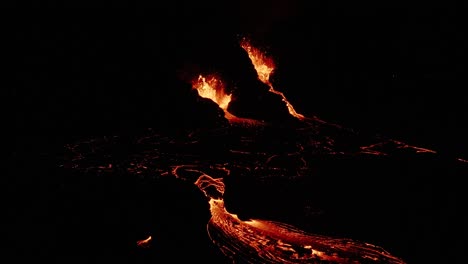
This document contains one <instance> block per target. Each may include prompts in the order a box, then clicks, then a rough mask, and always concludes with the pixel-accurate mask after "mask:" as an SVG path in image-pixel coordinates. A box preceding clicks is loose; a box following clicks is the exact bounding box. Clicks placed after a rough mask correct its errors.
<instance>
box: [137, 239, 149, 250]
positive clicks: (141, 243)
mask: <svg viewBox="0 0 468 264" xmlns="http://www.w3.org/2000/svg"><path fill="white" fill-rule="evenodd" d="M151 239H152V238H151V236H149V237H148V238H147V239H143V240H138V241H137V246H139V247H142V248H149V247H150V242H151Z"/></svg>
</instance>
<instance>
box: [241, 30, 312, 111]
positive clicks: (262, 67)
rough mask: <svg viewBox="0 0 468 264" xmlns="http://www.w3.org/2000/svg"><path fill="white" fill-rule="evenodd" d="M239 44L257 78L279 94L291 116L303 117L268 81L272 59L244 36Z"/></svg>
mask: <svg viewBox="0 0 468 264" xmlns="http://www.w3.org/2000/svg"><path fill="white" fill-rule="evenodd" d="M240 45H241V47H242V48H243V49H244V50H245V51H246V52H247V54H248V55H249V58H250V60H251V61H252V64H253V66H254V68H255V71H257V75H258V79H259V80H260V81H262V82H263V83H264V84H266V85H268V86H269V87H270V90H269V91H270V92H272V93H274V94H277V95H279V96H281V98H282V100H283V102H285V103H286V107H287V108H288V111H289V113H290V114H291V115H292V116H294V117H296V118H298V119H304V116H303V115H301V114H299V113H297V112H296V110H294V107H293V106H292V104H291V103H290V102H289V101H288V100H287V99H286V96H285V95H284V94H283V93H282V92H279V91H276V90H275V89H274V88H273V84H271V82H270V76H271V74H272V73H273V71H274V70H275V64H274V63H273V60H272V59H271V58H269V57H267V56H266V55H265V54H263V53H262V52H261V51H260V50H259V49H257V48H255V47H252V45H251V44H250V42H249V41H247V40H246V39H245V38H244V39H242V41H241V43H240Z"/></svg>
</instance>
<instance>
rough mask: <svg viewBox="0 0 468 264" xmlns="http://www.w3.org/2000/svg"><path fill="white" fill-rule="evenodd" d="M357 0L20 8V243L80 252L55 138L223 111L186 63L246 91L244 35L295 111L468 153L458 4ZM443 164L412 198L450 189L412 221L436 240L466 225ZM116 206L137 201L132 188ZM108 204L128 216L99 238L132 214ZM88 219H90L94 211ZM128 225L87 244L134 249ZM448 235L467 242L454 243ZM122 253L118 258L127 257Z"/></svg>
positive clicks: (39, 250)
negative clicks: (211, 103) (63, 199)
mask: <svg viewBox="0 0 468 264" xmlns="http://www.w3.org/2000/svg"><path fill="white" fill-rule="evenodd" d="M348 2H349V3H341V4H340V3H338V2H332V1H330V2H328V3H326V2H324V1H301V0H294V1H280V0H277V1H238V2H235V3H229V4H227V3H226V4H220V3H217V4H212V3H211V4H208V3H205V2H191V3H183V2H182V1H173V2H170V3H168V4H166V5H167V6H164V7H163V6H159V4H157V1H155V3H154V4H152V5H148V7H147V6H146V5H138V4H128V3H127V2H125V1H117V2H115V3H114V4H113V5H115V7H124V8H123V9H96V10H89V9H87V10H82V9H67V11H58V10H55V9H44V10H42V11H40V12H39V10H37V9H36V10H34V12H31V11H32V10H30V11H28V12H24V13H22V12H18V16H16V19H15V20H14V21H12V22H11V23H12V29H13V32H14V41H15V50H14V54H15V64H16V66H17V67H15V73H14V78H15V79H16V81H15V86H14V90H13V92H12V95H13V98H12V101H10V105H11V108H10V110H9V112H10V113H12V114H13V115H14V117H15V118H14V121H15V122H14V124H12V125H11V126H12V127H13V134H14V140H13V141H14V148H13V151H12V152H11V155H9V160H8V162H9V163H10V165H11V167H10V168H9V169H8V171H9V173H8V174H9V177H7V188H8V189H7V192H6V194H7V199H6V203H7V211H6V216H7V217H8V218H9V219H11V220H10V221H9V223H8V224H7V226H6V228H7V229H10V232H9V234H8V236H7V239H8V241H7V244H9V248H8V249H11V250H10V252H11V253H12V254H14V255H15V257H27V258H28V259H29V258H31V259H35V258H36V257H37V258H42V257H44V258H47V259H49V260H50V256H51V255H54V253H55V252H57V251H63V252H65V253H64V256H68V257H69V258H72V259H73V258H74V256H76V255H77V254H78V255H79V253H77V252H80V250H74V249H69V248H67V247H66V246H64V245H66V244H69V245H70V247H72V248H73V247H74V248H78V247H80V245H81V242H82V241H84V240H85V238H79V239H78V238H77V239H76V240H74V239H73V238H70V237H67V236H66V235H64V234H62V233H61V232H64V231H63V230H67V228H66V227H64V226H66V225H67V224H66V223H57V222H54V221H58V220H56V219H57V218H60V217H54V216H55V215H60V214H61V213H60V212H57V211H56V210H57V209H56V207H55V206H57V205H56V204H57V203H56V199H57V197H58V195H57V193H58V192H59V191H58V190H59V189H60V188H61V186H63V185H67V184H71V181H73V180H72V179H63V177H64V175H60V172H59V171H58V170H57V168H55V165H54V164H55V159H56V156H57V155H60V148H61V146H63V145H64V144H66V143H68V142H70V141H74V140H79V139H81V138H83V137H89V136H105V135H133V134H138V133H141V132H142V131H145V130H146V129H148V128H153V129H154V130H155V131H165V132H168V131H169V132H170V133H184V131H188V130H190V129H193V128H199V127H210V126H216V124H217V123H216V122H217V121H216V120H217V113H216V112H212V109H211V108H210V107H208V108H197V106H198V104H197V103H196V102H194V101H193V98H194V95H195V94H194V92H193V90H191V89H190V88H191V86H190V83H187V79H186V78H185V77H187V76H188V75H190V74H192V75H193V74H194V73H197V72H204V71H205V72H208V71H216V72H218V73H220V74H221V75H222V76H224V77H225V80H226V83H227V84H228V85H229V87H231V89H237V90H238V91H239V94H242V93H243V95H244V96H246V95H248V94H249V91H248V89H246V88H245V87H247V86H248V85H249V82H250V81H251V76H250V75H249V74H250V73H251V70H252V66H251V65H249V64H248V60H246V57H245V54H243V53H242V49H240V47H239V46H238V39H239V38H240V37H243V36H245V37H249V38H250V39H252V41H253V42H255V43H256V44H258V46H259V47H261V48H262V49H264V50H266V51H267V53H268V54H269V55H271V56H272V57H273V59H274V61H275V63H276V70H275V73H274V75H273V80H272V81H273V82H274V84H275V86H276V87H277V89H278V90H280V91H282V92H284V94H285V95H286V97H287V98H288V99H289V101H290V102H291V103H292V104H293V105H294V107H295V108H296V110H297V111H298V112H300V113H302V114H304V115H306V116H318V117H320V118H321V119H323V120H326V121H329V122H332V123H337V124H340V125H342V126H345V127H349V128H353V129H356V130H359V131H362V132H363V133H364V134H368V135H375V134H381V135H386V136H389V137H392V138H395V139H398V140H401V141H404V142H407V143H409V144H411V145H415V146H420V147H425V148H429V149H433V150H436V151H437V152H438V153H440V154H441V155H442V159H444V160H445V159H446V160H449V159H455V158H464V159H468V148H467V147H468V140H467V139H466V135H467V134H468V129H467V126H466V124H467V121H468V111H467V110H466V105H467V104H468V97H467V96H466V95H465V91H464V90H465V88H466V87H468V86H467V84H468V83H467V80H466V76H467V72H466V61H468V58H467V47H468V43H467V39H468V38H467V34H468V33H467V31H466V30H465V27H464V26H462V21H461V20H462V18H463V16H464V15H465V12H464V9H463V8H462V7H458V6H455V5H452V4H451V3H449V2H446V1H444V2H442V1H441V2H440V3H434V4H430V3H427V4H425V5H421V6H419V5H418V6H406V5H405V4H397V3H395V4H393V5H391V4H388V5H384V4H377V3H365V4H364V3H361V4H358V3H354V2H353V1H348ZM377 2H378V1H377ZM135 6H137V8H134V7H135ZM19 13H21V14H19ZM49 14H50V15H49ZM243 87H244V88H243ZM242 89H244V90H242ZM11 102H13V103H11ZM259 107H262V106H259ZM264 107H268V105H266V106H264ZM268 113H269V111H268V110H264V112H262V114H263V116H265V117H266V119H268V118H273V115H274V114H271V113H270V114H271V115H272V116H268ZM7 140H9V139H7ZM122 155H124V154H122ZM444 166H445V165H444ZM465 167H466V165H465ZM444 168H445V167H443V166H442V165H440V167H437V169H438V171H439V172H440V173H439V175H437V176H436V177H438V179H432V180H431V184H428V185H427V186H428V187H427V188H429V189H431V190H432V191H428V192H429V193H430V194H426V193H425V194H424V195H422V196H420V197H416V195H415V196H414V197H413V198H414V200H413V201H412V202H411V203H412V204H415V203H417V202H415V201H416V200H418V201H419V202H420V203H422V204H425V205H421V207H424V206H428V207H429V208H433V206H435V205H430V204H431V203H433V204H434V203H435V204H437V205H439V204H443V203H442V202H434V199H436V198H435V197H437V198H440V197H442V198H444V197H445V198H447V197H448V196H450V197H452V196H453V197H455V198H453V199H454V201H453V203H452V204H451V205H450V206H447V207H443V209H440V210H439V211H438V213H437V214H436V215H434V216H433V218H431V216H430V215H429V216H427V218H425V217H423V216H418V217H420V218H418V219H419V220H412V221H413V222H412V223H413V224H414V223H415V222H417V221H426V220H427V219H432V220H430V221H432V222H431V223H437V228H433V229H431V228H430V227H428V228H427V229H424V231H419V232H420V233H418V234H422V235H421V236H420V237H421V239H422V240H424V239H431V234H434V232H435V234H434V237H435V238H436V239H441V240H440V241H432V242H434V243H435V244H438V245H439V244H440V245H443V244H444V243H445V242H446V243H450V241H458V240H457V239H460V238H459V237H460V236H461V237H464V234H463V232H464V228H466V224H463V222H464V221H463V219H465V218H464V216H462V215H461V213H460V210H461V209H460V206H462V204H461V202H460V201H459V200H458V199H461V198H463V197H462V196H463V195H462V194H461V192H462V190H461V189H460V188H461V187H460V186H457V185H460V182H458V180H455V181H454V182H452V183H448V182H444V183H441V185H442V186H443V187H442V188H443V189H442V190H441V191H440V192H439V191H438V190H437V188H436V186H437V185H438V182H439V181H443V179H444V177H445V176H447V175H444V172H443V171H444ZM464 171H466V169H465V170H462V169H460V168H459V167H449V169H448V170H447V171H446V173H447V174H450V175H452V176H453V175H456V177H460V178H461V177H462V176H464V174H463V173H460V172H464ZM457 173H458V174H457ZM68 176H70V175H68ZM465 176H466V175H465ZM73 177H74V178H73ZM73 177H72V178H73V179H76V178H77V177H79V176H77V175H73ZM447 177H448V178H450V177H449V176H447ZM453 177H455V176H453ZM450 179H452V178H450ZM420 180H421V181H423V179H422V178H421V177H420ZM452 180H453V179H452ZM402 181H403V182H406V181H405V180H402ZM408 182H409V183H408V184H411V185H418V184H420V182H419V180H418V181H416V180H408ZM99 184H100V183H98V185H99ZM120 184H122V183H121V182H120ZM452 184H453V185H452ZM425 186H426V185H425ZM452 190H454V191H453V192H452ZM76 192H77V193H79V190H77V191H76ZM246 193H248V191H246ZM266 193H269V192H268V191H266ZM454 193H455V194H454ZM70 195H71V194H70ZM80 195H83V194H80ZM132 195H136V194H135V193H131V192H130V193H126V194H125V195H123V196H118V197H117V196H116V197H115V199H120V200H119V201H123V200H125V199H126V198H125V197H132ZM451 195H452V196H451ZM122 197H124V198H122ZM445 198H444V199H445ZM331 199H332V198H331ZM447 199H449V198H447ZM450 199H452V198H450ZM130 200H131V199H130ZM90 203H92V202H90ZM120 204H126V206H127V207H125V208H128V207H131V206H130V205H129V204H131V202H128V201H127V203H125V202H122V203H120ZM79 206H86V205H83V204H82V205H79ZM10 208H11V209H10ZM402 210H410V209H408V208H405V209H402ZM114 211H117V212H121V211H119V209H115V210H114ZM123 211H125V210H123ZM442 211H443V212H442ZM46 212H48V213H46ZM51 212H52V213H51ZM124 215H125V214H124ZM101 216H102V215H101ZM102 217H104V218H105V217H108V219H112V218H114V219H115V218H117V219H121V220H119V221H118V222H119V224H115V225H113V226H112V227H108V228H107V229H108V230H107V229H106V230H107V232H108V233H103V234H102V235H101V237H100V238H101V239H103V238H104V237H105V236H106V235H108V236H109V237H111V239H112V238H115V237H118V235H117V234H115V233H114V232H113V231H115V230H120V229H131V226H132V225H133V224H135V223H134V222H132V221H130V220H128V216H126V215H125V216H122V215H119V214H118V213H117V215H113V216H112V217H111V216H102ZM119 217H120V218H119ZM91 219H92V218H91V217H85V220H82V222H80V223H84V224H83V225H88V224H89V225H92V224H91V223H92V222H93V220H91ZM122 219H125V220H122ZM434 219H435V220H434ZM454 219H456V223H452V222H451V221H452V220H454ZM87 221H88V222H87ZM427 221H429V220H427ZM98 222H99V223H101V224H103V225H104V223H105V221H104V220H102V221H98ZM452 224H453V225H452ZM70 225H71V226H74V225H79V224H76V223H74V224H70ZM434 225H436V224H434ZM451 225H452V227H450V226H451ZM57 226H60V228H57ZM403 226H404V224H403ZM99 228H100V227H99V226H97V227H91V229H92V230H99ZM405 228H408V227H407V226H406V227H403V228H402V229H403V230H406V229H405ZM85 229H86V228H83V230H85ZM400 232H402V233H404V231H400ZM408 232H410V231H408ZM437 232H438V233H437ZM458 232H460V233H459V234H458ZM72 233H73V232H72ZM75 233H76V232H75ZM90 233H91V231H90ZM124 233H125V232H124ZM127 233H130V232H127ZM405 234H406V233H405ZM75 235H76V234H75ZM128 236H130V235H128ZM415 236H416V235H415ZM410 237H411V236H410ZM453 237H456V238H457V239H455V240H453V239H452V238H453ZM126 238H128V237H126ZM119 239H120V240H119ZM119 239H117V240H115V239H114V241H112V242H104V241H101V242H102V244H104V246H102V244H101V242H99V241H98V242H96V241H93V242H92V243H91V244H88V246H87V247H85V249H84V250H83V251H82V252H81V253H82V254H83V255H81V257H82V256H87V257H88V258H87V259H92V257H90V256H94V255H95V253H96V252H98V251H99V250H98V249H97V248H102V247H104V248H105V249H103V250H104V251H105V250H108V251H106V252H111V251H112V250H115V248H118V249H125V250H120V251H119V250H117V251H119V252H120V253H122V252H125V253H123V254H127V253H128V254H129V255H132V254H135V252H133V251H132V250H133V249H128V248H131V247H130V246H128V245H127V244H126V243H127V240H125V238H122V237H119ZM442 239H444V241H445V242H444V241H442ZM57 240H61V241H62V242H63V245H62V244H61V242H60V241H59V242H58V241H57ZM97 240H99V238H98V239H97ZM118 241H123V242H122V243H121V244H119V242H118ZM128 241H133V240H132V239H130V238H128ZM83 243H85V242H83ZM86 243H88V242H86ZM128 243H131V242H128ZM395 243H397V242H395ZM415 243H416V242H415ZM453 243H454V245H455V247H458V248H459V249H460V250H462V249H461V246H460V243H458V242H453ZM423 244H424V245H428V244H430V242H427V241H426V242H424V243H423ZM414 247H415V250H416V251H417V252H418V253H415V254H414V255H411V254H410V253H408V252H410V250H407V251H404V253H403V255H404V256H405V257H407V258H408V263H422V262H419V261H420V260H424V261H425V262H423V263H429V262H430V259H431V258H429V257H427V256H426V257H421V256H420V255H423V253H422V252H424V248H423V246H421V247H420V248H418V247H417V246H414ZM396 248H398V247H396ZM434 248H437V247H436V246H434V247H430V250H433V249H434ZM126 250H127V251H126ZM112 252H113V251H112ZM67 254H68V255H67ZM418 254H420V255H418ZM460 254H462V252H460ZM108 255H112V254H108ZM137 255H138V253H137ZM106 256H107V255H106ZM113 256H114V259H112V258H111V259H108V260H109V262H108V263H111V262H118V261H123V259H124V258H119V257H116V256H117V255H113ZM60 259H61V260H64V259H67V257H63V258H60ZM77 259H80V260H82V259H86V257H84V258H77ZM441 259H443V257H440V258H438V259H437V260H441ZM462 262H463V261H462V259H461V256H456V257H453V256H452V262H450V263H462ZM64 263H65V262H64ZM66 263H74V262H73V261H71V262H69V261H67V262H66ZM81 263H84V262H81ZM133 263H135V262H133ZM142 263H146V262H144V261H143V260H142Z"/></svg>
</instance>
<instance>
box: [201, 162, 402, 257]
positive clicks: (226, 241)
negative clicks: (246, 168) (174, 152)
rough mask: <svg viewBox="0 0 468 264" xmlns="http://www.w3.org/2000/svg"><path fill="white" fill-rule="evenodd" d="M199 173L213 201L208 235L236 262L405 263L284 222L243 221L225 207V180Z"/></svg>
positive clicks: (379, 250)
mask: <svg viewBox="0 0 468 264" xmlns="http://www.w3.org/2000/svg"><path fill="white" fill-rule="evenodd" d="M199 172H200V174H201V176H200V177H199V178H198V179H197V180H196V182H195V185H197V186H198V188H199V189H200V190H201V191H202V192H203V193H204V194H205V196H206V197H207V198H208V199H209V201H208V202H209V205H210V212H211V219H210V221H209V222H208V225H207V230H208V235H209V237H210V239H211V240H212V241H213V243H214V244H215V245H217V246H218V247H219V249H220V250H221V251H222V252H223V254H224V255H226V256H227V257H229V258H231V259H232V260H234V259H236V260H240V262H245V263H322V262H327V263H363V262H366V263H389V264H390V263H393V264H403V263H405V262H404V261H403V260H401V259H399V258H397V257H395V256H393V255H391V254H390V253H389V252H387V251H385V250H384V249H383V248H381V247H378V246H375V245H372V244H369V243H363V242H359V241H353V240H350V239H346V238H333V237H326V236H322V235H317V234H311V233H307V232H305V231H303V230H300V229H297V228H296V227H294V226H291V225H288V224H284V223H280V222H274V221H267V220H260V219H251V220H247V221H243V220H241V219H239V217H238V216H237V215H236V214H232V213H229V212H228V211H227V210H226V208H225V205H224V199H223V194H224V191H225V185H224V182H223V179H222V178H213V177H211V176H209V175H207V174H205V173H203V172H201V171H199Z"/></svg>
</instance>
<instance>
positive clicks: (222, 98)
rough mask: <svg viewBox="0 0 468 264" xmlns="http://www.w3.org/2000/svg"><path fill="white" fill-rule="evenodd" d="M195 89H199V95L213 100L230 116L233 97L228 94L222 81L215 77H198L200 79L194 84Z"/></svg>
mask: <svg viewBox="0 0 468 264" xmlns="http://www.w3.org/2000/svg"><path fill="white" fill-rule="evenodd" d="M192 85H193V88H195V89H197V91H198V95H200V96H201V97H203V98H208V99H211V100H212V101H213V102H215V103H216V104H218V105H219V107H220V108H221V109H223V111H224V113H226V114H228V112H227V107H228V105H229V102H230V101H231V95H230V94H226V92H225V91H224V85H223V83H222V82H221V80H220V79H219V78H217V77H215V76H214V75H211V76H208V77H203V76H202V75H199V76H198V79H197V80H195V81H194V82H193V83H192Z"/></svg>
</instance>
